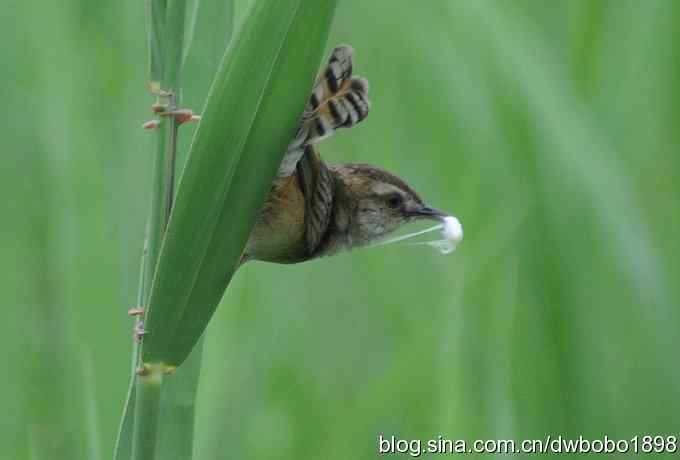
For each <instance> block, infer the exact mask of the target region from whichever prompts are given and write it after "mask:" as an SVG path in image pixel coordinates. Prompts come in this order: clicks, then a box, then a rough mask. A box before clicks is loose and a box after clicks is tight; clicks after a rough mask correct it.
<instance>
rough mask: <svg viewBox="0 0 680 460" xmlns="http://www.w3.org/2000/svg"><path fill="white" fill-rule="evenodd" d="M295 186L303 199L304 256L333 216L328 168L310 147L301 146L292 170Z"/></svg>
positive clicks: (315, 246)
mask: <svg viewBox="0 0 680 460" xmlns="http://www.w3.org/2000/svg"><path fill="white" fill-rule="evenodd" d="M296 173H297V177H298V183H299V184H300V188H301V190H302V194H303V195H304V197H305V246H306V250H307V254H308V255H312V254H314V253H315V252H316V250H317V248H318V247H319V245H320V244H321V242H322V240H323V237H324V235H325V234H326V230H327V229H328V224H329V222H330V219H331V214H332V213H333V191H334V185H335V183H334V181H333V177H332V176H331V173H330V171H329V170H328V166H326V163H324V162H323V161H322V160H321V157H319V154H318V153H317V152H316V150H315V149H314V146H312V145H307V146H306V147H305V152H304V156H303V157H302V160H300V161H299V162H298V164H297V167H296Z"/></svg>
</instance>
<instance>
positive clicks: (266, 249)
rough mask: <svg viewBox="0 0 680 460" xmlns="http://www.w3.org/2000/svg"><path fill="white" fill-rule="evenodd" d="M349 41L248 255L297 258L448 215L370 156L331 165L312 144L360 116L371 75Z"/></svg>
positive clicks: (338, 51) (321, 87)
mask: <svg viewBox="0 0 680 460" xmlns="http://www.w3.org/2000/svg"><path fill="white" fill-rule="evenodd" d="M353 53H354V50H353V49H352V48H351V47H350V46H348V45H340V46H338V47H336V48H335V49H334V50H333V52H332V54H331V56H330V58H329V61H328V65H327V67H326V69H325V70H324V71H323V72H322V73H321V74H320V75H319V77H318V79H317V82H316V84H315V86H314V89H313V91H312V95H311V96H310V99H309V102H308V104H307V106H306V108H305V112H304V114H303V116H302V120H301V122H300V128H299V130H298V133H297V135H296V136H295V138H294V140H293V141H292V142H291V144H290V145H289V147H288V150H287V152H286V154H285V156H284V159H283V161H282V163H281V166H280V168H279V172H278V175H277V177H276V178H275V179H274V182H273V184H272V188H271V191H270V194H269V196H268V198H267V200H266V202H265V204H264V206H263V208H262V210H261V212H260V215H259V217H258V219H257V222H256V224H255V227H254V229H253V231H252V233H251V235H250V238H249V240H248V243H247V245H246V249H245V251H244V254H243V258H242V263H244V262H247V261H249V260H253V259H255V260H261V261H267V262H276V263H284V264H290V263H297V262H304V261H307V260H311V259H314V258H316V257H321V256H327V255H332V254H335V253H337V252H338V251H340V250H345V249H352V248H356V247H361V246H366V245H367V244H370V243H374V242H376V241H379V240H381V239H383V238H384V237H386V236H387V235H388V234H389V233H391V232H393V231H394V230H396V229H397V228H399V227H400V226H402V225H404V224H406V223H409V222H412V221H414V220H417V219H430V220H437V221H443V220H444V218H446V217H447V214H446V213H443V212H441V211H438V210H436V209H433V208H431V207H429V206H427V205H426V204H425V203H424V202H423V200H422V199H421V198H420V197H419V196H418V194H417V193H416V191H415V190H413V189H412V188H411V187H410V186H409V185H408V184H407V183H406V182H404V181H403V180H402V179H400V178H399V177H397V176H395V175H394V174H391V173H389V172H387V171H385V170H384V169H381V168H378V167H376V166H371V165H369V164H338V165H327V164H326V163H325V162H324V161H323V160H322V159H321V157H320V156H319V154H318V153H317V152H316V150H315V148H314V144H316V143H318V142H319V141H321V140H323V139H325V138H327V137H328V136H330V135H331V134H332V133H333V132H334V131H335V130H337V129H339V128H349V127H352V126H354V125H356V124H358V123H359V122H361V121H362V120H363V119H364V118H366V116H367V115H368V112H369V110H370V101H369V99H368V82H367V81H366V79H364V78H362V77H359V76H353V75H352V55H353Z"/></svg>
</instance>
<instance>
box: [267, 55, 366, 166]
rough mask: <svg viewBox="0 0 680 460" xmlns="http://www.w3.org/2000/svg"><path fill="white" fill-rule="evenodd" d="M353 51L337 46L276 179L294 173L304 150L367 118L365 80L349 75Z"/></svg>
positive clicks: (319, 79) (311, 96) (322, 73)
mask: <svg viewBox="0 0 680 460" xmlns="http://www.w3.org/2000/svg"><path fill="white" fill-rule="evenodd" d="M353 55H354V48H352V47H351V46H349V45H338V46H336V47H335V49H333V52H332V53H331V55H330V57H329V58H328V64H327V65H326V68H325V69H324V70H323V71H322V72H321V73H320V74H319V76H318V77H317V79H316V83H315V84H314V89H313V90H312V94H311V95H310V96H309V101H308V102H307V106H306V107H305V111H304V113H303V114H302V118H301V120H300V126H299V128H298V131H297V133H296V135H295V137H294V138H293V140H292V141H291V142H290V144H289V145H288V149H287V152H286V155H285V156H284V159H283V161H282V163H281V167H280V168H279V174H278V176H279V177H282V176H287V175H289V174H291V173H292V172H293V171H294V170H295V166H296V164H297V162H298V161H299V160H300V158H301V157H302V155H303V153H304V150H305V147H306V146H309V145H313V144H316V143H318V142H320V141H322V140H324V139H326V138H327V137H329V136H331V135H332V134H333V133H334V132H335V131H336V130H337V129H340V128H350V127H352V126H354V125H356V124H358V123H360V122H361V121H362V120H364V119H365V118H366V116H367V115H368V112H369V111H370V109H371V102H370V100H369V98H368V80H366V79H365V78H363V77H360V76H358V75H352V67H353V63H352V58H353Z"/></svg>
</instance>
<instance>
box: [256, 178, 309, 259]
mask: <svg viewBox="0 0 680 460" xmlns="http://www.w3.org/2000/svg"><path fill="white" fill-rule="evenodd" d="M244 255H245V256H246V258H248V259H257V260H262V261H267V262H277V263H295V262H300V261H301V260H304V258H305V257H306V251H305V197H304V195H303V193H302V190H301V189H300V184H299V181H298V178H297V174H293V175H291V176H288V177H285V178H282V179H275V180H274V183H273V184H272V188H271V190H270V192H269V196H268V197H267V199H266V201H265V203H264V205H263V206H262V209H261V211H260V214H259V216H258V218H257V221H256V223H255V227H254V228H253V231H252V232H251V234H250V238H249V239H248V243H247V245H246V250H245V254H244Z"/></svg>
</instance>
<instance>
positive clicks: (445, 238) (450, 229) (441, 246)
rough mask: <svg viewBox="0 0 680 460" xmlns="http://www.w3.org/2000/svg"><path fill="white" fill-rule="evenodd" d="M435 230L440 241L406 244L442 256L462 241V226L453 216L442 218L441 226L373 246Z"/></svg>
mask: <svg viewBox="0 0 680 460" xmlns="http://www.w3.org/2000/svg"><path fill="white" fill-rule="evenodd" d="M435 230H441V235H442V239H441V240H434V241H419V242H414V243H411V242H408V243H406V244H415V245H427V246H431V247H433V248H435V249H436V250H438V251H439V252H441V253H442V254H448V253H450V252H453V251H454V250H455V249H456V247H457V246H458V245H459V244H460V243H461V242H462V241H463V226H462V225H461V224H460V221H459V220H458V219H457V218H455V217H454V216H446V217H443V218H442V223H441V224H437V225H435V226H434V227H430V228H427V229H425V230H420V231H418V232H413V233H409V234H407V235H403V236H398V237H395V238H391V239H388V240H386V241H381V242H380V243H377V244H375V245H374V246H382V245H385V244H391V243H398V242H400V241H404V240H408V239H411V238H413V237H416V236H420V235H424V234H426V233H430V232H432V231H435Z"/></svg>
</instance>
